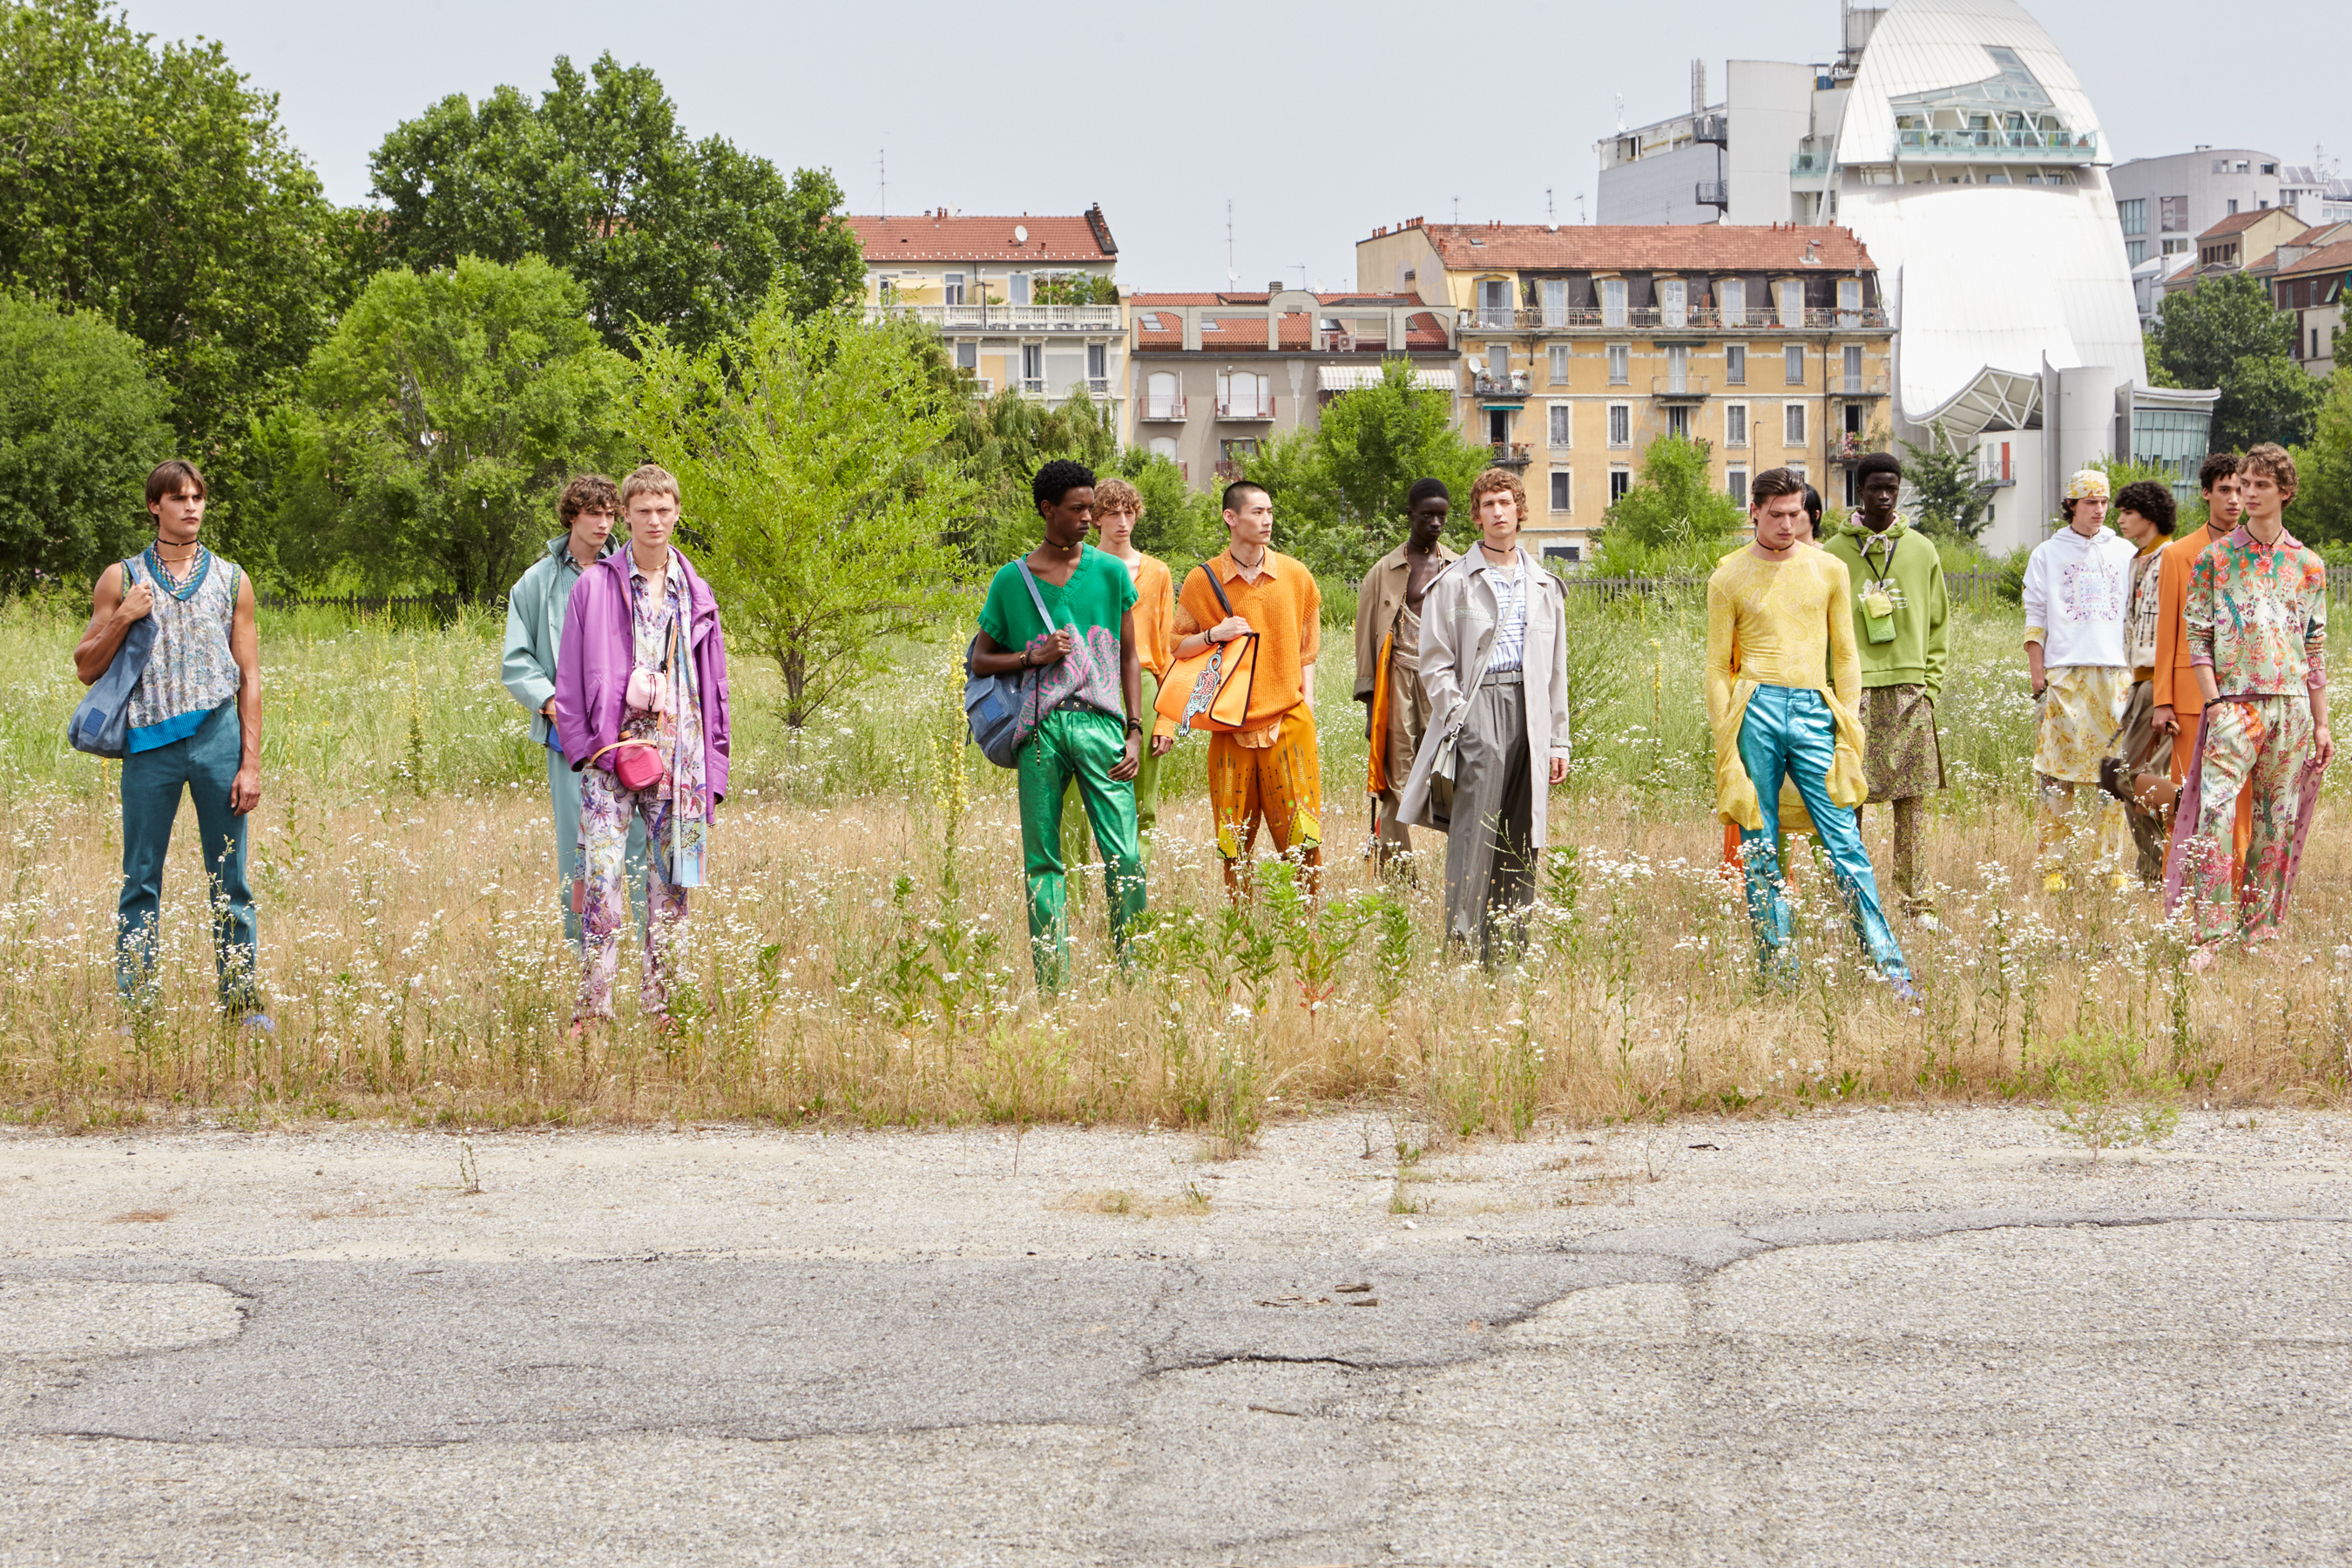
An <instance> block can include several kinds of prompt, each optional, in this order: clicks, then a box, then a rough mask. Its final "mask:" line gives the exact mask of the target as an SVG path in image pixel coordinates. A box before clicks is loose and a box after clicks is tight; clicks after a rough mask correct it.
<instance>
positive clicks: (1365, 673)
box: [1356, 479, 1455, 870]
mask: <svg viewBox="0 0 2352 1568" xmlns="http://www.w3.org/2000/svg"><path fill="white" fill-rule="evenodd" d="M1453 506H1454V498H1453V496H1452V494H1451V493H1450V492H1448V491H1447V489H1446V488H1445V481H1444V479H1416V480H1414V481H1413V486H1412V489H1411V490H1409V491H1407V492H1406V494H1405V538H1404V542H1403V543H1402V544H1400V545H1398V546H1397V547H1396V548H1395V549H1394V550H1391V551H1390V552H1388V553H1387V554H1386V555H1383V556H1381V558H1380V560H1379V561H1378V562H1376V563H1374V564H1373V566H1372V569H1371V570H1370V572H1368V573H1366V574H1364V581H1363V585H1362V586H1361V587H1360V588H1359V589H1357V591H1356V700H1357V701H1359V702H1360V703H1362V704H1363V705H1364V738H1365V739H1366V740H1367V741H1368V742H1370V748H1369V754H1370V763H1369V764H1368V766H1367V769H1366V772H1367V774H1368V777H1367V780H1366V787H1367V788H1368V790H1369V791H1370V795H1371V797H1372V831H1371V833H1370V836H1369V837H1367V839H1366V841H1365V846H1364V852H1365V853H1366V854H1368V855H1370V857H1371V858H1372V868H1373V869H1374V870H1381V869H1385V868H1387V867H1388V864H1389V862H1390V861H1391V859H1392V858H1395V857H1397V856H1399V855H1409V854H1411V853H1412V831H1411V830H1410V829H1408V828H1407V827H1406V826H1405V825H1404V823H1403V821H1402V819H1401V818H1400V817H1399V816H1398V815H1397V800H1398V797H1399V796H1400V795H1402V794H1403V793H1404V781H1405V775H1406V774H1408V773H1412V761H1413V758H1414V757H1415V756H1417V755H1419V754H1420V752H1421V739H1422V736H1423V735H1424V734H1426V733H1427V732H1428V730H1429V691H1428V689H1427V688H1426V687H1425V686H1423V684H1422V679H1421V612H1422V605H1423V599H1424V597H1425V596H1426V595H1428V593H1429V585H1430V584H1432V583H1434V582H1436V581H1437V577H1438V574H1439V573H1441V572H1444V570H1445V569H1446V567H1448V566H1450V565H1452V564H1453V563H1454V559H1455V557H1454V552H1453V551H1451V550H1448V549H1447V548H1446V547H1445V541H1444V533H1445V522H1446V518H1447V517H1448V515H1449V514H1450V513H1451V511H1452V510H1453ZM1406 864H1407V865H1408V866H1410V864H1411V862H1410V861H1408V862H1406Z"/></svg>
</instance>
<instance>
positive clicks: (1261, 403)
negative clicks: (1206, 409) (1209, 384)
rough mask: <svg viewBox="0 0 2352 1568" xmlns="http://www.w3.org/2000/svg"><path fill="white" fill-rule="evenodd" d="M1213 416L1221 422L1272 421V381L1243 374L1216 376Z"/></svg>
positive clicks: (1266, 377)
mask: <svg viewBox="0 0 2352 1568" xmlns="http://www.w3.org/2000/svg"><path fill="white" fill-rule="evenodd" d="M1217 415H1218V417H1220V418H1223V419H1271V418H1273V417H1274V382H1273V379H1272V378H1271V377H1268V376H1263V375H1253V374H1250V373H1249V372H1248V371H1245V370H1236V371H1230V372H1220V373H1219V374H1218V376H1217Z"/></svg>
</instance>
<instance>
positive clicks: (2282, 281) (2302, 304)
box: [2270, 223, 2352, 378]
mask: <svg viewBox="0 0 2352 1568" xmlns="http://www.w3.org/2000/svg"><path fill="white" fill-rule="evenodd" d="M2273 259H2274V260H2275V261H2276V262H2277V264H2278V269H2277V271H2276V273H2275V274H2273V277H2272V278H2271V279H2270V289H2271V303H2272V304H2273V305H2274V306H2276V307H2277V308H2278V309H2279V310H2284V311H2286V312H2287V313H2288V314H2290V315H2292V316H2293V317H2294V357H2295V358H2296V359H2298V360H2300V361H2302V362H2303V368H2304V369H2305V370H2307V371H2309V372H2310V373H2311V374H2314V375H2315V376H2320V377H2322V378H2325V377H2327V376H2331V375H2334V374H2336V365H2337V364H2338V363H2342V356H2341V354H2340V353H2339V352H2338V351H2340V350H2341V349H2342V348H2343V346H2344V345H2343V344H2342V343H2341V342H2338V334H2339V333H2341V332H2342V331H2344V291H2345V289H2347V288H2352V223H2337V224H2327V225H2325V226H2321V227H2318V228H2315V229H2312V230H2310V231H2308V233H2306V234H2305V236H2304V237H2303V238H2302V240H2301V241H2299V242H2298V243H2295V244H2293V245H2282V246H2280V247H2278V250H2277V251H2276V252H2275V253H2274V256H2273Z"/></svg>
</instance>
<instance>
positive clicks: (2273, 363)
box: [2147, 272, 2326, 451]
mask: <svg viewBox="0 0 2352 1568" xmlns="http://www.w3.org/2000/svg"><path fill="white" fill-rule="evenodd" d="M2294 331H2295V328H2294V317H2293V316H2292V315H2289V314H2288V313H2287V312H2285V311H2284V310H2273V308H2272V306H2271V301H2270V295H2269V294H2268V292H2266V291H2265V289H2263V283H2262V281H2261V280H2260V279H2256V278H2253V277H2251V276H2249V275H2248V274H2246V273H2243V272H2233V273H2228V274H2224V275H2223V276H2221V277H2218V278H2208V279H2204V280H2203V281H2202V282H2200V283H2199V284H2198V285H2197V287H2196V288H2194V289H2189V290H2187V291H2186V292H2184V293H2180V294H2176V295H2174V296H2173V297H2172V298H2171V299H2170V300H2168V301H2167V302H2166V304H2165V307H2164V316H2163V319H2162V320H2161V321H2158V323H2157V325H2156V327H2155V329H2154V330H2153V331H2150V332H2149V333H2148V335H2147V343H2148V350H2149V370H2150V379H2152V380H2157V381H2158V384H2160V385H2163V384H2168V385H2173V386H2190V387H2201V386H2211V387H2218V388H2220V389H2221V398H2220V399H2219V400H2218V401H2217V402H2216V403H2215V404H2214V405H2213V437H2212V445H2213V447H2215V448H2216V449H2221V450H2237V451H2243V450H2245V448H2247V447H2251V446H2252V445H2254V443H2256V442H2258V441H2277V442H2280V443H2282V444H2283V445H2287V446H2293V445H2294V444H2295V443H2297V442H2300V441H2305V440H2308V439H2309V438H2310V436H2311V427H2312V421H2313V419H2314V418H2315V416H2317V414H2318V412H2319V405H2320V402H2321V400H2322V399H2323V398H2324V397H2325V396H2326V389H2325V386H2324V384H2322V383H2320V382H2318V381H2315V380H2314V379H2313V378H2312V376H2311V375H2310V374H2308V373H2306V372H2305V370H2304V369H2303V367H2302V366H2301V365H2299V364H2297V363H2295V360H2294ZM2158 372H2160V373H2161V375H2160V377H2159V376H2158V374H2157V373H2158Z"/></svg>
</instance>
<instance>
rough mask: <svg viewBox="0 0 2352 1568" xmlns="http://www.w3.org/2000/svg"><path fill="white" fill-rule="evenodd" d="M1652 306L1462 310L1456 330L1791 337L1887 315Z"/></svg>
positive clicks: (1867, 326) (1859, 327)
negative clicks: (1677, 310)
mask: <svg viewBox="0 0 2352 1568" xmlns="http://www.w3.org/2000/svg"><path fill="white" fill-rule="evenodd" d="M1667 315H1668V312H1666V311H1664V310H1660V309H1659V308H1658V307H1656V306H1654V305H1643V306H1640V307H1637V308H1633V309H1629V310H1614V311H1612V310H1596V309H1593V308H1591V307H1590V306H1586V307H1580V308H1575V309H1570V308H1566V307H1561V308H1555V309H1545V308H1541V307H1529V308H1527V309H1522V310H1503V309H1501V308H1499V307H1497V308H1494V309H1475V310H1460V311H1457V312H1456V324H1457V326H1458V327H1459V329H1460V330H1461V331H1465V332H1479V331H1485V332H1593V331H1600V332H1653V331H1669V332H1790V331H1885V329H1886V312H1885V310H1880V309H1878V308H1877V307H1875V306H1873V307H1870V308H1869V309H1866V310H1837V309H1834V308H1823V309H1821V310H1806V311H1804V312H1803V314H1802V317H1801V320H1799V321H1782V320H1781V319H1780V312H1779V311H1778V310H1773V309H1771V308H1769V306H1768V307H1764V308H1760V309H1750V310H1718V309H1717V308H1716V307H1714V306H1711V305H1709V306H1694V307H1691V308H1689V309H1687V310H1684V311H1683V312H1682V313H1681V318H1680V320H1678V321H1669V320H1668V319H1667Z"/></svg>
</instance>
